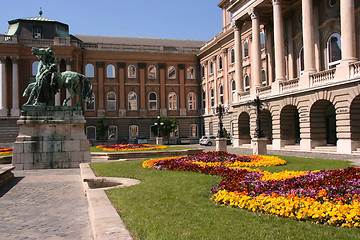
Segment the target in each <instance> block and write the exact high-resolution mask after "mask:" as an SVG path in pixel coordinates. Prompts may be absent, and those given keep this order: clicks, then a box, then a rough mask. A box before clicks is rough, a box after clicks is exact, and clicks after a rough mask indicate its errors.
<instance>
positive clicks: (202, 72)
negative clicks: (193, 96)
mask: <svg viewBox="0 0 360 240" xmlns="http://www.w3.org/2000/svg"><path fill="white" fill-rule="evenodd" d="M204 77H205V66H204V65H201V78H204Z"/></svg>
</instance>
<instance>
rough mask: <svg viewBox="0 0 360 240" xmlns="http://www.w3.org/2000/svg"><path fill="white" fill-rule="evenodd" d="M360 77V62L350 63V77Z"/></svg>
mask: <svg viewBox="0 0 360 240" xmlns="http://www.w3.org/2000/svg"><path fill="white" fill-rule="evenodd" d="M358 77H360V62H356V63H353V64H351V65H350V78H351V79H354V78H358Z"/></svg>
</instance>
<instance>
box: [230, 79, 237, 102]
mask: <svg viewBox="0 0 360 240" xmlns="http://www.w3.org/2000/svg"><path fill="white" fill-rule="evenodd" d="M235 100H236V82H235V80H234V79H232V80H231V103H234V102H235Z"/></svg>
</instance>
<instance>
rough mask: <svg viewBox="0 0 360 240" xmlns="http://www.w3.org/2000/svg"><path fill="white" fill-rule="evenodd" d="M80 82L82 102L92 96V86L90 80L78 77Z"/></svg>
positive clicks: (82, 76) (81, 76)
mask: <svg viewBox="0 0 360 240" xmlns="http://www.w3.org/2000/svg"><path fill="white" fill-rule="evenodd" d="M80 78H81V82H82V97H83V99H84V100H87V99H89V98H90V97H91V94H92V85H91V82H90V80H89V79H88V78H87V77H85V76H84V75H80Z"/></svg>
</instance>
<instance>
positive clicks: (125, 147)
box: [96, 144, 167, 152]
mask: <svg viewBox="0 0 360 240" xmlns="http://www.w3.org/2000/svg"><path fill="white" fill-rule="evenodd" d="M96 148H101V149H102V150H103V151H112V152H121V151H144V150H161V149H166V148H167V147H166V146H153V145H149V144H113V145H99V146H97V147H96Z"/></svg>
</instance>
